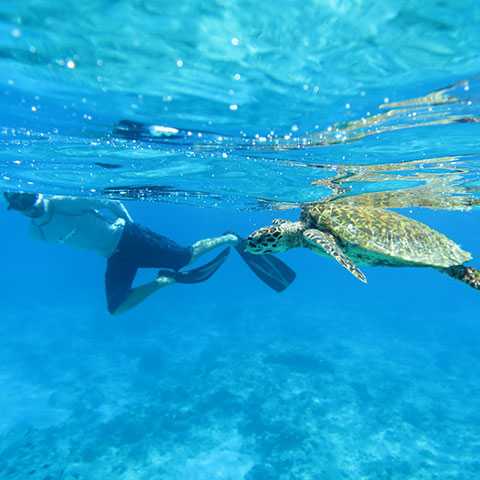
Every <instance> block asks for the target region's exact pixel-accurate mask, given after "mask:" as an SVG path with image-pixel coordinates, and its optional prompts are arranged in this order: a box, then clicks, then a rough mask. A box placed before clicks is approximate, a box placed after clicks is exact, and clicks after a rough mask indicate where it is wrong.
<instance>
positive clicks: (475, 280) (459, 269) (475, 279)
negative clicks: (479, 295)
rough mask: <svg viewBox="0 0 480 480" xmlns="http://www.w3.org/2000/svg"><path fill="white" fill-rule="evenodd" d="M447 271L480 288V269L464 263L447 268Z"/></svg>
mask: <svg viewBox="0 0 480 480" xmlns="http://www.w3.org/2000/svg"><path fill="white" fill-rule="evenodd" d="M445 273H446V274H447V275H450V276H451V277H453V278H456V279H457V280H460V281H461V282H465V283H466V284H467V285H470V286H471V287H473V288H476V289H477V290H480V270H478V269H476V268H473V267H465V266H464V265H455V266H454V267H450V268H447V269H445Z"/></svg>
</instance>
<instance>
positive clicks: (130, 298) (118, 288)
mask: <svg viewBox="0 0 480 480" xmlns="http://www.w3.org/2000/svg"><path fill="white" fill-rule="evenodd" d="M136 273H137V267H136V265H135V264H133V263H131V262H129V261H128V260H127V259H125V258H122V257H121V256H120V255H113V256H112V257H110V258H109V259H108V263H107V271H106V273H105V289H106V294H107V305H108V311H109V312H110V313H111V314H112V315H117V314H119V313H124V312H126V311H128V310H130V309H131V308H133V307H135V306H137V305H139V304H140V303H142V302H143V301H144V300H146V299H147V298H148V297H149V296H150V295H152V294H154V293H155V292H156V291H157V290H159V289H160V288H163V287H166V286H168V285H171V284H173V283H175V279H174V278H172V277H169V276H161V277H158V278H156V279H155V280H153V281H152V282H148V283H145V284H143V285H139V286H138V287H135V288H132V283H133V280H134V279H135V275H136Z"/></svg>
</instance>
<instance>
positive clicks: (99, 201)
mask: <svg viewBox="0 0 480 480" xmlns="http://www.w3.org/2000/svg"><path fill="white" fill-rule="evenodd" d="M48 200H49V201H50V202H51V203H52V204H53V205H54V206H55V211H57V212H60V213H65V214H66V215H68V214H70V215H72V214H79V215H80V214H82V213H83V212H85V210H102V209H104V210H105V209H106V210H110V211H111V212H112V213H113V214H114V215H116V216H117V217H119V218H123V219H125V220H126V221H127V222H133V218H132V217H131V215H130V213H129V212H128V210H127V209H126V207H125V205H124V204H123V203H122V202H120V201H118V200H107V199H104V198H82V197H68V196H63V195H55V196H53V197H50V198H49V199H48Z"/></svg>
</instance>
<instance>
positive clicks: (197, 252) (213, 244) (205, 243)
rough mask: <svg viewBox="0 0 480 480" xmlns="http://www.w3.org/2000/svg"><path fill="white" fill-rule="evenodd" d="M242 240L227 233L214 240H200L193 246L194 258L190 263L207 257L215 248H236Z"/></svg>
mask: <svg viewBox="0 0 480 480" xmlns="http://www.w3.org/2000/svg"><path fill="white" fill-rule="evenodd" d="M239 241H240V239H239V238H238V237H237V236H236V235H234V234H233V233H227V234H225V235H221V236H220V237H213V238H205V239H202V240H198V241H197V242H195V243H194V244H193V245H192V257H191V259H190V262H189V264H190V263H193V262H194V261H195V260H197V259H198V258H199V257H201V256H202V255H205V254H206V253H208V252H211V251H212V250H214V249H215V248H218V247H224V246H232V247H234V246H235V245H237V244H238V243H239Z"/></svg>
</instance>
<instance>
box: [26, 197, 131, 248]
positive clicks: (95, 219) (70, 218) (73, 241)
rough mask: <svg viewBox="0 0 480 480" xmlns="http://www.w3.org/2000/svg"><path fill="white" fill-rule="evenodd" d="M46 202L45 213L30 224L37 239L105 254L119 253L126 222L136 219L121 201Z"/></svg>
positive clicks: (56, 199) (64, 199)
mask: <svg viewBox="0 0 480 480" xmlns="http://www.w3.org/2000/svg"><path fill="white" fill-rule="evenodd" d="M42 201H43V206H44V209H45V212H44V213H43V215H42V216H40V217H38V218H32V220H31V224H30V233H31V235H32V236H33V237H34V238H36V239H39V240H44V241H46V242H50V243H57V244H65V245H69V246H71V247H75V248H81V249H86V250H93V251H95V252H97V253H99V254H100V255H102V256H104V257H110V256H111V255H112V254H113V253H114V252H115V249H116V248H117V245H118V242H119V241H120V237H121V236H122V233H123V229H124V227H125V224H126V222H131V221H132V218H131V217H130V215H129V213H128V211H127V209H126V208H125V206H124V205H123V204H122V203H121V202H118V201H112V200H102V199H93V198H92V199H89V198H78V197H64V196H52V197H49V198H44V199H43V200H42Z"/></svg>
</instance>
